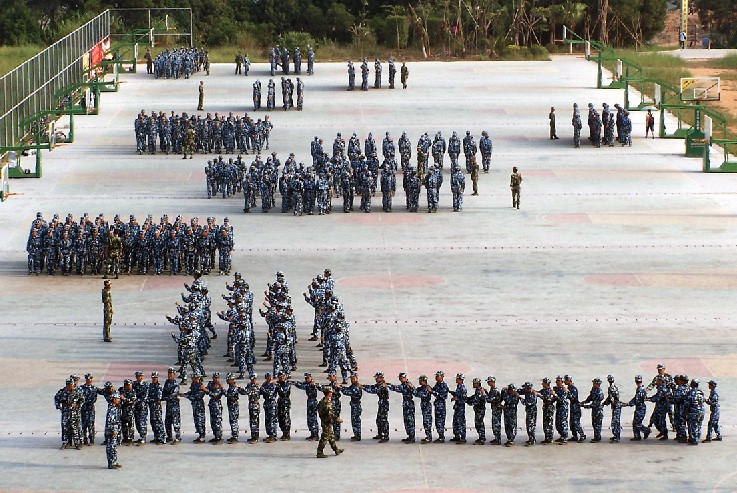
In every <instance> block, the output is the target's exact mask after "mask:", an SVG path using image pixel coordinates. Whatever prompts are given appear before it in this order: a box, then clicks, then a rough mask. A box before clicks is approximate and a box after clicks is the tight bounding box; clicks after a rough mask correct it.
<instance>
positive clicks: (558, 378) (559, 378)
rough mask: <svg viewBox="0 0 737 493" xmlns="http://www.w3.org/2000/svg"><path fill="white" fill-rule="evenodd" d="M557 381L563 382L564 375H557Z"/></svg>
mask: <svg viewBox="0 0 737 493" xmlns="http://www.w3.org/2000/svg"><path fill="white" fill-rule="evenodd" d="M555 381H556V382H562V381H563V377H561V376H560V375H558V376H557V377H555Z"/></svg>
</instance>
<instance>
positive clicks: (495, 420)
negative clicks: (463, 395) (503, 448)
mask: <svg viewBox="0 0 737 493" xmlns="http://www.w3.org/2000/svg"><path fill="white" fill-rule="evenodd" d="M486 383H487V385H488V386H489V389H488V390H487V391H486V402H488V403H489V407H490V408H491V431H492V433H493V434H494V439H493V440H489V445H501V443H502V408H501V406H500V404H501V402H502V393H501V392H500V391H499V389H497V388H496V378H495V377H494V376H492V375H489V376H488V377H487V378H486Z"/></svg>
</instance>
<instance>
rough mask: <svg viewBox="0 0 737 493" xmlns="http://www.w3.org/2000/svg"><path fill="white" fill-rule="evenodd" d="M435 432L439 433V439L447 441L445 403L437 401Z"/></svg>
mask: <svg viewBox="0 0 737 493" xmlns="http://www.w3.org/2000/svg"><path fill="white" fill-rule="evenodd" d="M434 405H435V431H437V432H438V438H440V439H441V440H445V415H446V410H445V401H444V400H436V401H435V404H434Z"/></svg>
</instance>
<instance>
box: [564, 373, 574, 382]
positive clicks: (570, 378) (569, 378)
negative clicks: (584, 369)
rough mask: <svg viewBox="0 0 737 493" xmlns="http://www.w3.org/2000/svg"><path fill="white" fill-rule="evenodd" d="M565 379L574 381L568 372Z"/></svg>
mask: <svg viewBox="0 0 737 493" xmlns="http://www.w3.org/2000/svg"><path fill="white" fill-rule="evenodd" d="M563 380H570V381H571V382H572V381H573V377H572V376H570V375H568V374H566V375H565V376H564V377H563Z"/></svg>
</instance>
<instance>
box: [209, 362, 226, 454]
mask: <svg viewBox="0 0 737 493" xmlns="http://www.w3.org/2000/svg"><path fill="white" fill-rule="evenodd" d="M205 393H206V394H207V395H208V396H209V397H210V400H209V401H208V403H207V407H208V409H209V410H210V428H212V434H213V435H214V437H213V438H211V439H210V443H212V444H215V445H220V444H221V443H223V403H222V401H221V399H222V397H223V395H225V389H224V388H223V384H221V383H220V372H217V371H216V372H214V373H213V374H212V381H210V382H209V383H208V384H207V387H206V388H205Z"/></svg>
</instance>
